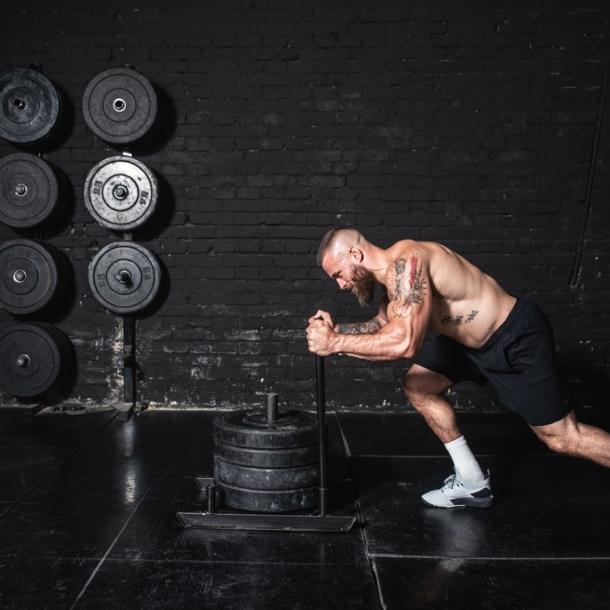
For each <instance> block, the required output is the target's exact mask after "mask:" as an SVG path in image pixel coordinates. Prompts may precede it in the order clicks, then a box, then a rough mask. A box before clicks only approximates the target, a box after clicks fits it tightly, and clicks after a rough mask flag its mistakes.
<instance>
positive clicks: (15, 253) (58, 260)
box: [0, 239, 72, 314]
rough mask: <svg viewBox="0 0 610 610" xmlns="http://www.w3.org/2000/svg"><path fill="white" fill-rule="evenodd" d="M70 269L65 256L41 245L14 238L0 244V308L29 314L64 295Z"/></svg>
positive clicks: (52, 248) (49, 246)
mask: <svg viewBox="0 0 610 610" xmlns="http://www.w3.org/2000/svg"><path fill="white" fill-rule="evenodd" d="M71 270H72V267H71V265H70V262H69V261H68V259H67V257H66V255H65V254H64V253H63V252H62V251H61V250H59V249H58V248H55V247H54V246H51V245H50V244H43V243H42V242H38V241H32V240H29V239H13V240H11V241H7V242H4V243H2V244H0V308H2V309H5V310H6V311H10V312H11V313H14V314H28V313H34V312H35V311H40V310H41V309H44V308H45V307H48V306H51V305H52V304H54V303H55V302H56V300H57V299H58V298H59V297H60V296H61V295H62V294H65V291H66V290H67V288H68V286H69V282H70V278H71Z"/></svg>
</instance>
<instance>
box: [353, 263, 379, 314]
mask: <svg viewBox="0 0 610 610" xmlns="http://www.w3.org/2000/svg"><path fill="white" fill-rule="evenodd" d="M351 275H352V281H351V284H350V285H349V286H348V289H349V291H350V292H351V293H352V294H354V295H356V298H357V299H358V303H360V307H366V306H367V305H370V304H371V301H372V300H373V297H374V296H375V284H376V283H377V281H376V280H375V275H374V274H373V273H371V272H370V271H369V270H368V269H365V268H364V267H358V266H356V265H352V274H351Z"/></svg>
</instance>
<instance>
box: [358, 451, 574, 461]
mask: <svg viewBox="0 0 610 610" xmlns="http://www.w3.org/2000/svg"><path fill="white" fill-rule="evenodd" d="M474 455H475V457H478V458H498V457H500V458H501V457H520V458H521V457H524V458H526V457H527V458H532V457H552V458H565V457H570V456H566V455H559V454H557V453H475V454H474ZM351 457H352V458H375V459H388V458H391V459H408V460H412V459H419V458H422V459H438V458H442V459H444V460H449V459H451V458H450V456H448V455H389V454H388V455H384V454H377V453H363V454H360V453H357V454H354V455H352V456H351Z"/></svg>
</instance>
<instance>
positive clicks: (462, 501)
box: [421, 496, 494, 510]
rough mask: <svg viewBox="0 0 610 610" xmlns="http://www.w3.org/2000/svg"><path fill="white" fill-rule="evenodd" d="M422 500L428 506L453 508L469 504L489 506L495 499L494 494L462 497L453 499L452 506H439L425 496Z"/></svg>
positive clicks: (482, 506)
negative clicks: (483, 496) (425, 498)
mask: <svg viewBox="0 0 610 610" xmlns="http://www.w3.org/2000/svg"><path fill="white" fill-rule="evenodd" d="M421 501H422V502H423V503H424V504H425V505H426V506H433V507H434V508H448V509H450V510H451V509H452V508H466V507H467V506H468V507H470V508H487V507H489V506H491V505H492V504H493V501H494V499H493V496H489V497H487V498H460V499H459V500H451V502H452V504H453V505H452V506H439V505H438V504H431V503H430V502H427V501H426V500H424V499H423V498H422V499H421ZM456 502H458V504H456Z"/></svg>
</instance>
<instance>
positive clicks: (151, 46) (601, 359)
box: [0, 0, 610, 409]
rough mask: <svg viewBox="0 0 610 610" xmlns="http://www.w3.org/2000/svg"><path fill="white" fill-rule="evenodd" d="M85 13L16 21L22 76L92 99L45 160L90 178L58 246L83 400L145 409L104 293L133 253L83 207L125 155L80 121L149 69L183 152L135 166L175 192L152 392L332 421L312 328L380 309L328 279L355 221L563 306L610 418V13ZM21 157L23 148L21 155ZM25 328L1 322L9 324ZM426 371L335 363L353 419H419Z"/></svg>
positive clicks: (105, 5) (10, 16) (579, 364)
mask: <svg viewBox="0 0 610 610" xmlns="http://www.w3.org/2000/svg"><path fill="white" fill-rule="evenodd" d="M69 4H70V8H63V9H62V8H54V5H55V3H52V2H33V1H32V0H25V1H23V2H19V3H13V4H12V6H11V7H8V8H5V7H3V14H2V27H1V28H0V68H2V69H7V68H12V67H28V66H29V65H30V63H32V62H37V63H40V64H41V65H42V67H43V72H44V74H45V75H46V76H47V77H48V78H50V79H51V80H52V81H53V82H54V83H55V84H57V85H58V86H59V87H60V88H61V89H63V90H64V91H65V93H66V95H67V98H68V99H69V100H70V102H71V104H72V106H73V108H72V117H71V126H70V129H69V133H67V135H66V137H65V139H64V141H63V142H62V143H61V144H60V146H58V147H56V148H53V149H50V150H47V151H45V154H44V156H45V158H46V159H48V160H49V161H52V162H53V163H55V164H56V165H57V166H59V167H60V168H61V169H62V170H63V171H64V172H65V173H66V174H67V175H68V177H69V178H70V181H71V184H72V187H73V190H74V201H73V203H72V206H71V208H72V209H71V211H70V213H69V214H68V215H67V217H66V218H65V219H64V220H63V222H61V223H59V225H57V226H56V227H54V228H52V229H51V230H47V231H46V232H45V234H44V237H45V239H46V240H47V241H49V242H50V243H52V244H54V245H56V246H58V247H60V248H61V249H62V250H63V251H64V252H65V253H66V254H67V255H68V256H69V257H70V259H71V261H72V264H73V266H74V271H75V281H76V289H75V291H74V294H73V295H71V296H68V297H66V301H65V303H63V304H62V306H61V307H58V308H57V309H56V310H55V311H54V312H50V313H47V314H44V315H43V316H39V317H37V319H43V320H46V321H49V322H53V323H56V324H57V325H58V326H59V327H60V328H62V329H63V330H64V331H65V332H66V333H67V334H68V335H69V336H70V338H71V340H72V342H73V343H74V346H75V349H76V354H77V358H78V363H77V364H78V372H77V375H76V376H75V377H74V379H73V380H72V382H71V384H70V385H69V386H68V387H66V388H64V389H62V392H63V395H64V396H65V397H69V398H71V399H73V400H76V399H80V400H95V401H113V400H116V399H117V398H118V397H119V396H120V390H121V383H122V381H121V378H120V376H119V375H118V369H117V368H116V365H115V364H114V362H115V359H116V354H117V353H118V351H119V349H120V347H121V342H120V339H121V325H120V318H118V317H117V316H114V315H112V314H110V313H109V312H107V311H105V310H104V309H103V308H102V307H101V306H100V305H99V304H98V303H97V301H95V300H94V299H93V297H92V296H91V294H90V291H89V287H88V285H87V279H86V272H87V266H88V262H89V261H90V260H91V258H92V257H93V256H94V255H95V253H96V252H97V251H98V250H99V249H100V248H101V247H103V246H104V245H106V244H107V243H109V242H110V241H112V240H115V239H118V236H116V235H113V234H111V233H110V232H109V231H107V230H106V229H104V228H101V227H99V226H98V225H96V224H95V223H94V222H93V221H92V219H91V217H90V216H89V214H88V213H87V211H86V209H85V206H84V203H83V195H82V188H83V184H84V181H85V177H86V175H87V173H88V172H89V170H90V169H91V167H93V165H94V164H96V163H97V162H98V161H100V160H101V159H103V158H105V157H107V156H110V155H112V154H115V151H114V149H112V148H110V147H109V146H107V145H105V144H104V143H103V142H101V141H99V140H97V139H96V138H95V137H94V136H93V135H92V133H91V132H90V131H89V130H88V128H87V127H86V125H85V123H84V119H83V116H82V111H81V109H80V104H81V97H82V94H83V91H84V89H85V87H86V85H87V83H88V82H89V81H90V80H91V79H92V78H93V76H95V75H96V74H97V73H98V72H100V71H102V70H105V69H108V68H112V67H120V66H123V65H124V64H132V65H133V66H135V67H136V69H137V70H139V71H140V72H141V73H142V74H143V75H144V76H146V77H147V78H149V79H150V80H151V81H152V82H153V83H154V84H155V85H156V86H157V88H158V90H159V94H160V96H161V98H162V100H163V102H164V103H165V117H166V118H165V124H164V133H163V138H162V141H161V143H160V144H158V145H157V146H156V148H155V147H149V149H148V150H140V151H138V150H136V151H135V156H136V157H137V158H139V159H140V160H142V161H143V162H144V163H146V164H147V165H148V166H149V167H151V168H152V169H153V170H155V171H156V172H157V174H158V175H159V176H160V178H161V181H162V186H163V194H162V199H161V202H160V207H161V208H162V210H161V213H159V214H158V215H157V216H156V217H155V218H154V219H153V220H152V221H151V223H150V224H148V225H146V226H145V227H144V228H143V229H141V230H138V231H136V233H135V235H134V239H135V240H136V241H139V242H141V243H143V244H144V245H146V246H147V247H149V248H151V249H152V250H153V251H154V252H156V253H157V254H158V255H159V258H160V260H161V262H162V264H163V266H164V268H165V270H166V273H167V278H169V284H170V289H169V291H168V294H167V297H166V299H165V301H164V302H163V304H162V305H160V306H159V307H158V308H157V309H156V311H154V312H152V313H150V314H148V315H146V316H142V317H141V319H140V320H139V322H138V341H139V356H138V361H139V363H140V366H141V369H142V376H143V378H142V380H141V381H140V385H139V387H140V390H141V398H143V399H145V400H148V401H150V402H151V403H152V404H153V405H177V406H189V407H209V406H237V405H243V404H252V403H253V402H257V401H260V400H261V394H262V393H263V392H265V391H269V390H271V389H274V390H276V391H279V392H280V393H281V401H282V402H284V401H287V402H289V403H290V404H293V405H295V406H296V405H299V406H309V405H310V404H311V402H312V397H313V383H312V375H313V357H312V356H311V355H310V354H309V353H308V352H307V349H306V344H305V342H304V328H305V326H306V319H307V318H308V317H309V316H310V315H311V314H312V313H313V312H315V311H316V310H317V309H318V308H321V309H325V310H328V311H330V312H331V313H332V314H333V316H334V317H335V318H336V319H337V320H347V319H364V318H368V317H371V316H372V315H373V314H374V313H375V310H374V308H371V309H369V310H367V311H363V310H360V309H359V308H358V306H357V304H355V302H354V300H353V297H351V295H346V294H341V293H340V292H339V291H338V289H337V287H336V286H335V285H334V283H333V282H331V281H330V280H329V279H327V278H326V277H325V274H324V273H323V271H321V270H320V269H318V268H316V264H315V252H316V250H317V246H318V242H319V239H320V238H321V236H322V235H323V234H324V233H325V232H326V231H327V230H329V229H330V228H332V227H334V226H353V227H357V228H359V229H361V230H362V231H363V232H364V234H365V235H366V236H367V237H368V238H369V239H370V240H372V241H373V242H374V243H376V244H378V245H380V246H384V247H385V246H388V245H390V244H391V243H393V242H394V241H396V240H398V239H403V238H412V239H423V240H433V241H439V242H442V243H444V244H446V245H448V246H449V247H451V248H453V249H455V250H457V251H458V252H460V253H461V254H463V255H464V256H466V257H467V258H468V259H469V260H471V261H472V262H474V263H475V264H477V265H479V266H480V267H481V268H482V269H483V270H484V271H485V272H487V273H489V274H491V275H492V276H494V277H495V278H496V279H498V280H499V281H500V282H501V284H502V285H503V286H504V287H505V288H506V289H507V290H508V291H510V292H512V293H514V294H516V295H519V296H527V297H528V298H530V299H531V300H533V301H535V302H537V303H539V304H540V306H541V307H542V308H543V310H544V311H545V312H546V313H547V315H548V316H549V317H550V319H551V321H552V323H553V326H554V328H555V331H556V341H557V346H558V349H559V353H560V359H561V362H562V366H563V367H564V370H565V373H566V376H567V377H568V379H569V380H570V383H571V385H572V387H573V389H574V397H575V404H577V405H591V404H595V405H599V406H602V405H604V404H605V396H604V394H603V392H604V390H605V389H607V381H608V378H609V367H608V364H609V363H608V339H609V331H610V318H609V316H608V313H607V311H608V302H609V298H608V297H609V290H610V281H609V278H608V264H609V263H610V241H609V232H608V229H609V226H610V206H609V195H610V116H609V114H610V103H609V102H608V100H607V97H605V96H606V91H605V82H606V81H605V80H604V79H605V75H606V74H607V71H608V57H609V34H610V31H609V30H610V26H609V21H608V20H609V18H610V7H608V4H607V2H605V1H602V0H584V1H583V0H581V1H580V2H575V1H573V0H571V1H569V2H565V1H564V2H561V1H557V2H542V1H538V2H531V1H527V2H523V1H521V2H519V1H518V0H511V1H510V2H506V1H504V2H494V1H487V0H485V1H475V0H473V1H469V2H468V1H463V2H457V3H454V2H431V1H430V0H417V1H414V2H398V1H397V0H375V2H373V1H371V0H360V1H359V0H341V1H335V2H331V3H329V2H323V1H321V0H291V1H290V2H281V1H273V0H269V1H265V0H260V1H259V0H253V1H250V0H248V1H235V0H226V1H225V2H222V3H217V2H202V1H197V2H195V1H186V0H173V1H172V2H169V1H168V0H161V1H158V2H155V3H146V2H133V1H132V0H127V1H122V2H120V3H118V2H114V1H108V2H94V3H92V2H89V1H88V2H83V1H81V0H78V1H73V2H70V3H69ZM151 5H154V6H155V7H154V8H147V7H150V6H151ZM604 100H605V103H604ZM15 150H16V149H15V148H14V147H13V146H12V145H10V144H8V143H1V144H0V155H2V156H4V155H6V154H9V153H11V152H14V151H15ZM16 236H26V237H27V236H28V234H27V232H26V233H17V232H15V231H13V230H12V229H9V228H8V227H0V239H2V240H7V239H11V238H14V237H16ZM578 253H580V256H577V254H578ZM573 276H574V277H575V278H576V279H575V281H572V278H573ZM15 321H17V319H16V318H15V317H14V316H12V315H10V314H8V313H6V312H2V311H0V326H2V327H4V326H6V325H8V324H11V323H14V322H15ZM407 367H408V362H404V361H403V362H397V363H393V364H392V363H390V364H388V363H381V364H375V363H373V364H371V363H368V362H364V361H359V360H352V359H348V358H340V357H335V358H332V359H331V360H330V361H329V362H328V377H329V380H328V386H329V387H328V395H329V403H330V405H331V407H334V408H358V409H360V408H362V409H381V408H385V409H402V408H407V403H406V400H405V399H404V397H403V396H402V394H401V389H400V381H401V379H402V376H403V375H404V372H405V370H406V368H407ZM5 398H6V397H5ZM457 399H458V404H459V405H460V407H461V408H464V409H468V408H470V407H471V406H472V405H482V406H485V407H487V408H493V405H494V403H495V402H497V399H496V398H495V396H494V394H493V392H492V391H491V390H489V389H488V388H486V389H485V391H484V392H478V391H475V390H474V386H470V385H468V384H466V385H464V386H463V387H462V389H461V391H459V392H458V395H457Z"/></svg>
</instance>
